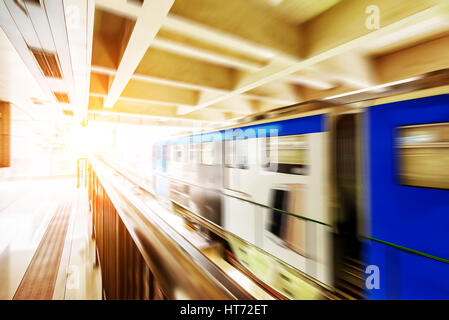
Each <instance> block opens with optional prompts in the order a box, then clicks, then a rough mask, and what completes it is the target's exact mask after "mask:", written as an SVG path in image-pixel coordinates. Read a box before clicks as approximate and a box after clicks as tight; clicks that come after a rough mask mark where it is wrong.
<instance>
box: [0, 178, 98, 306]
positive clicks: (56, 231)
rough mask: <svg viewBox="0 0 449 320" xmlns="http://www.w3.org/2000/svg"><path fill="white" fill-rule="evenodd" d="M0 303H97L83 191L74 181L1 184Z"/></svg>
mask: <svg viewBox="0 0 449 320" xmlns="http://www.w3.org/2000/svg"><path fill="white" fill-rule="evenodd" d="M0 194H2V197H1V199H0V221H1V222H0V228H1V232H0V237H1V239H0V243H1V244H2V247H1V248H0V299H20V300H28V299H31V300H41V299H45V300H50V299H57V300H62V299H70V300H73V299H101V277H100V274H101V273H100V270H99V267H98V266H96V265H95V243H94V240H93V239H92V236H91V223H90V219H89V206H88V200H87V194H86V190H85V189H83V188H81V189H77V188H76V179H74V178H42V179H26V180H14V181H3V182H1V183H0Z"/></svg>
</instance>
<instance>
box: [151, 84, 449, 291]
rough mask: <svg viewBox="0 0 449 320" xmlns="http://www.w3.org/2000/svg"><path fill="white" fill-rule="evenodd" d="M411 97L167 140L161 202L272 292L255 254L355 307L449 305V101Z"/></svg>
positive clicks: (160, 145) (276, 116)
mask: <svg viewBox="0 0 449 320" xmlns="http://www.w3.org/2000/svg"><path fill="white" fill-rule="evenodd" d="M408 85H409V86H410V84H408ZM411 87H412V89H411V90H412V93H411V94H410V93H403V92H404V90H402V89H401V88H403V87H401V88H399V87H398V86H395V87H394V88H387V89H388V90H386V89H385V88H384V89H383V90H377V91H375V92H371V94H372V97H369V98H367V97H366V93H362V94H364V96H363V99H361V98H360V96H356V97H352V98H350V97H336V98H335V100H334V101H332V100H328V101H316V102H314V103H313V104H314V106H318V107H314V108H310V103H308V104H306V105H296V106H290V107H288V108H281V109H280V110H277V111H275V112H268V113H261V114H256V115H254V116H252V117H251V118H245V119H243V120H242V121H241V122H240V123H236V124H233V125H230V126H227V127H224V128H219V129H213V130H210V131H207V132H200V133H193V134H187V135H180V136H174V137H168V138H166V139H163V140H161V141H157V142H156V143H154V144H153V145H152V173H151V174H152V179H151V180H152V183H153V188H154V192H155V193H156V194H157V195H158V196H159V197H161V198H163V199H166V201H169V202H170V203H172V204H174V205H176V206H177V207H181V208H183V209H184V210H187V211H188V212H190V213H193V214H195V215H197V216H200V217H201V218H202V219H205V220H207V221H208V222H209V223H210V224H212V225H214V226H216V227H217V228H219V229H221V230H225V231H226V233H227V234H229V250H230V252H232V254H233V255H234V256H235V257H236V258H237V259H238V260H239V261H240V262H241V264H242V265H244V267H245V268H246V269H247V270H248V271H249V272H251V273H253V274H256V275H257V277H258V278H259V279H262V280H264V281H265V280H266V281H267V282H268V281H269V278H270V277H272V275H269V273H270V271H269V268H267V267H266V266H264V262H263V261H261V260H260V259H259V260H258V261H257V259H258V258H257V257H258V255H254V256H255V257H256V258H254V256H253V257H251V254H250V253H248V252H249V251H251V250H253V248H256V249H257V250H259V251H258V252H262V253H263V254H265V255H267V256H270V257H273V258H274V259H275V260H277V261H280V262H282V264H285V265H286V266H290V267H292V268H293V269H296V270H299V271H300V272H301V273H303V274H305V275H307V276H310V277H311V278H313V279H315V280H316V281H318V282H319V283H322V284H323V285H326V286H329V287H332V288H336V289H338V290H339V291H341V292H343V293H345V294H346V295H348V296H350V297H354V298H365V299H447V298H449V277H448V276H447V275H448V274H449V260H448V257H449V246H448V243H449V94H447V93H446V92H445V91H444V90H436V89H434V88H433V89H432V88H431V89H429V88H423V89H420V88H418V87H417V86H416V85H412V86H411ZM398 88H399V89H400V90H397V89H398ZM417 88H418V89H419V90H418V89H417ZM390 89H391V90H390ZM393 89H394V90H393ZM395 90H396V91H395ZM379 93H382V96H379ZM359 95H360V94H359ZM351 99H352V100H351ZM335 101H337V102H338V103H336V102H335ZM307 106H309V107H307ZM251 252H254V250H253V251H251ZM286 279H287V278H286ZM286 282H292V280H291V279H287V280H286ZM293 282H294V281H293ZM292 287H294V285H291V286H290V288H292ZM279 291H280V292H281V293H282V294H283V295H285V296H287V297H289V298H297V297H298V296H296V295H295V292H294V289H288V288H287V286H283V287H282V286H281V288H280V289H279Z"/></svg>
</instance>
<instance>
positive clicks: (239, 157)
mask: <svg viewBox="0 0 449 320" xmlns="http://www.w3.org/2000/svg"><path fill="white" fill-rule="evenodd" d="M225 159H226V166H227V167H230V168H239V169H248V139H239V140H227V141H226V142H225Z"/></svg>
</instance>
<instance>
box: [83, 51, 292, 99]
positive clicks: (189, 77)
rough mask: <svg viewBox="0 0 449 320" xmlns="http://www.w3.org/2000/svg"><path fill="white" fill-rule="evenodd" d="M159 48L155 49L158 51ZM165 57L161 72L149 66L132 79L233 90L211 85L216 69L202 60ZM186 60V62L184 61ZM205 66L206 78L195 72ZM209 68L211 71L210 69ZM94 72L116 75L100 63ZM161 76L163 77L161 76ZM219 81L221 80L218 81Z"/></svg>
mask: <svg viewBox="0 0 449 320" xmlns="http://www.w3.org/2000/svg"><path fill="white" fill-rule="evenodd" d="M156 50H157V49H155V50H153V51H156ZM164 59H166V60H167V62H166V65H168V66H169V67H168V68H165V67H164V66H163V65H161V64H160V65H159V68H161V69H163V68H165V72H164V70H161V71H160V72H156V69H154V68H149V69H148V72H150V74H151V75H148V74H141V73H135V74H133V76H132V79H134V80H139V81H145V82H148V83H157V84H163V85H167V86H173V87H179V88H187V89H191V90H196V91H204V92H212V93H215V95H214V96H215V97H218V96H221V95H223V94H226V93H229V92H231V91H232V89H222V88H219V86H218V85H215V86H211V83H210V82H208V81H207V79H208V78H207V76H208V75H211V73H210V72H213V71H214V70H216V69H208V68H207V66H204V65H202V64H201V61H199V63H197V61H195V63H193V64H192V65H191V66H188V64H189V61H188V60H185V59H180V58H179V57H178V58H176V59H170V57H169V55H168V54H165V55H164ZM183 62H184V63H183ZM154 65H158V63H157V61H154ZM179 68H184V69H183V70H186V69H187V70H189V73H186V72H187V71H186V72H184V73H183V74H179V73H178V71H177V70H180V69H179ZM203 68H204V70H203V71H204V74H205V75H206V78H202V76H201V74H195V73H194V72H199V71H200V70H202V69H203ZM208 70H209V71H208ZM92 72H93V73H94V74H103V75H111V76H115V73H116V71H115V70H114V69H112V68H108V67H104V66H99V65H93V66H92ZM160 76H161V77H160ZM219 80H220V79H215V81H217V82H218V81H219ZM218 83H219V82H218ZM106 87H107V85H106ZM242 96H243V97H245V98H247V99H252V100H263V101H267V102H271V103H274V104H279V105H286V104H291V103H294V100H292V99H282V98H278V97H271V96H269V95H268V94H262V95H259V94H255V93H248V92H246V93H243V94H242Z"/></svg>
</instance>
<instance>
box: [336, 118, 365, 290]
mask: <svg viewBox="0 0 449 320" xmlns="http://www.w3.org/2000/svg"><path fill="white" fill-rule="evenodd" d="M360 116H361V113H354V112H352V113H346V114H340V115H338V116H337V117H336V118H334V123H333V131H334V132H333V134H332V137H333V141H332V142H333V143H332V144H331V146H332V147H333V155H334V156H333V159H332V166H333V186H334V188H333V195H334V227H335V233H334V241H333V252H334V264H333V265H334V279H335V286H336V287H337V288H338V289H340V290H342V291H344V292H346V293H347V294H350V295H351V296H354V297H357V298H360V297H361V296H362V283H363V276H362V275H363V271H362V268H363V265H362V262H361V243H360V241H359V239H358V237H357V234H358V231H359V228H360V227H361V219H360V217H361V212H360V208H359V201H358V198H359V194H360V185H361V184H360V175H359V172H360V170H359V168H360V163H361V161H360V159H361V156H360V144H359V141H360V140H359V137H360V130H359V128H360V126H359V123H360Z"/></svg>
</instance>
